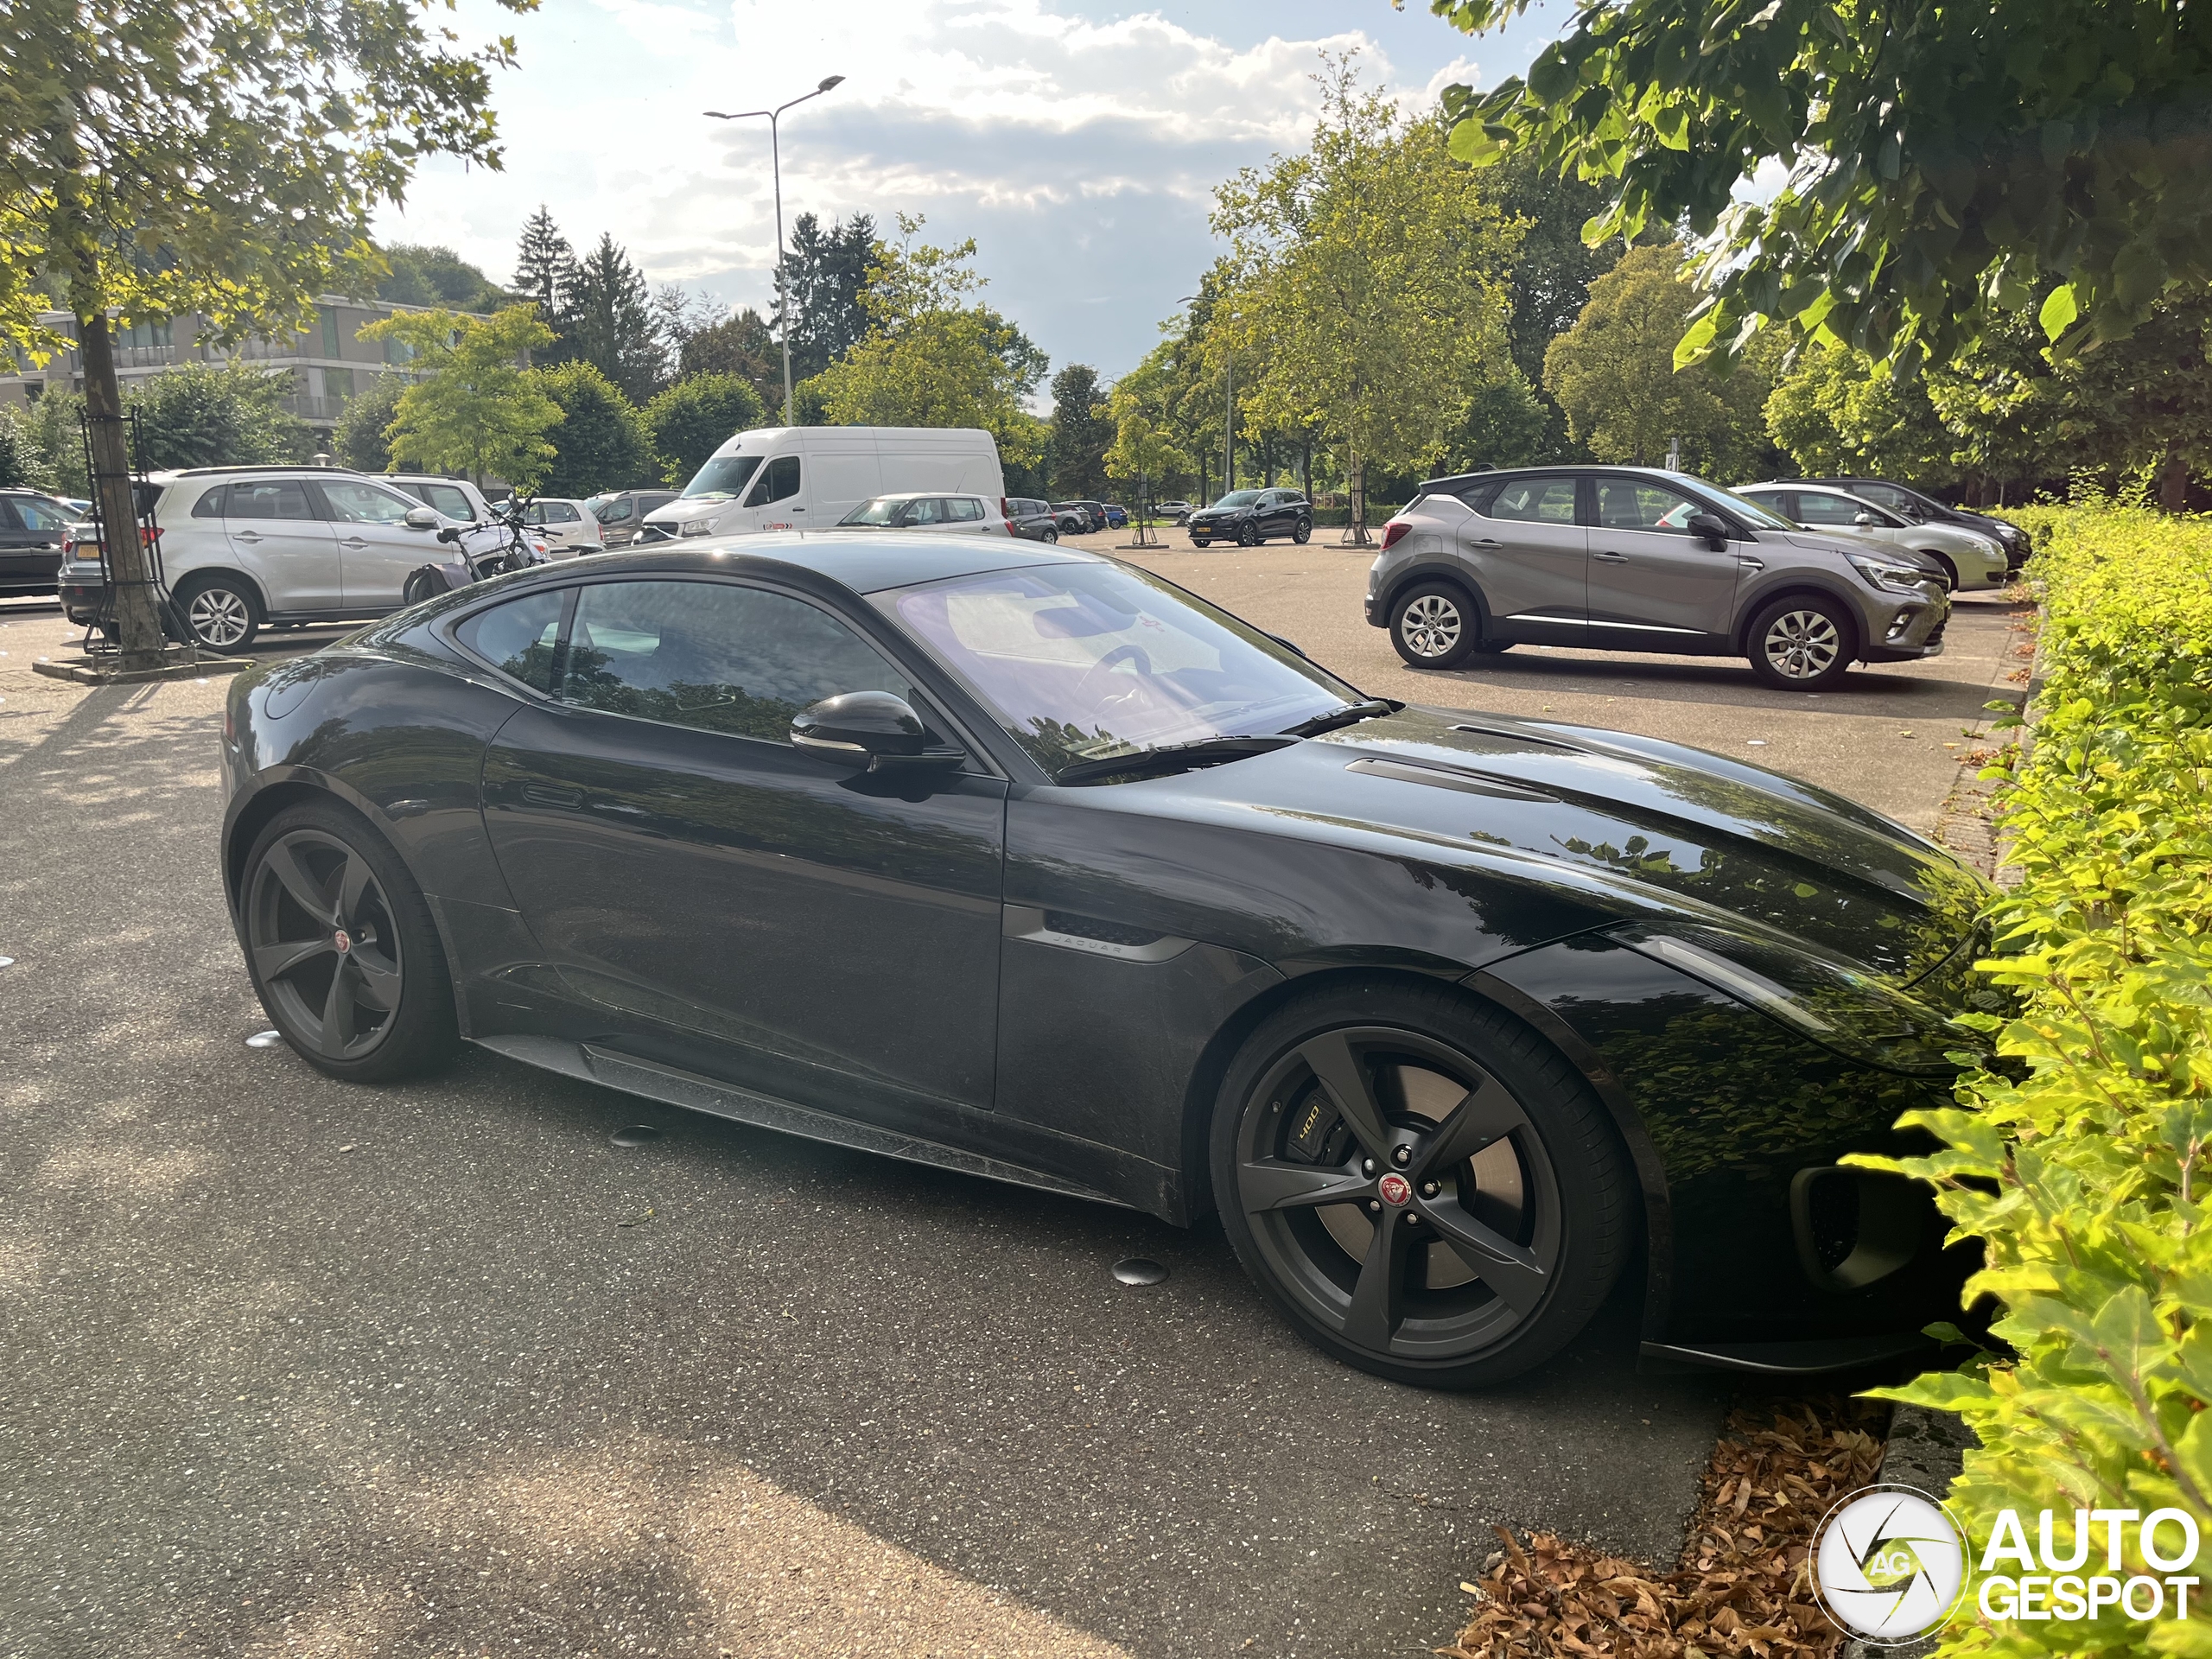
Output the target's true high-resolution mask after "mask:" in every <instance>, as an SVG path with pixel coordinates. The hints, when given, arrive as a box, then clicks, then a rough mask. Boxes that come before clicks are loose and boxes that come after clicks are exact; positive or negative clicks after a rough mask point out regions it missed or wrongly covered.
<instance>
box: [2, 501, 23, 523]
mask: <svg viewBox="0 0 2212 1659" xmlns="http://www.w3.org/2000/svg"><path fill="white" fill-rule="evenodd" d="M22 528H24V525H23V523H22V519H20V518H17V516H16V508H15V504H14V503H12V502H11V501H9V500H8V499H5V498H0V530H22Z"/></svg>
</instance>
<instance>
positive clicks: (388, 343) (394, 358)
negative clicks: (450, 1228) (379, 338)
mask: <svg viewBox="0 0 2212 1659" xmlns="http://www.w3.org/2000/svg"><path fill="white" fill-rule="evenodd" d="M384 360H385V362H387V363H412V362H413V361H414V360H415V348H414V347H413V346H410V345H409V344H408V343H407V342H406V341H405V340H385V343H384Z"/></svg>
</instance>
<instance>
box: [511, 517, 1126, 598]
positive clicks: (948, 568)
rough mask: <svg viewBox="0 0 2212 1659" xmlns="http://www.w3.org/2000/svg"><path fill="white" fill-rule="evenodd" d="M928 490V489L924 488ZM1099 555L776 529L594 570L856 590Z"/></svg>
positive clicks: (992, 540)
mask: <svg viewBox="0 0 2212 1659" xmlns="http://www.w3.org/2000/svg"><path fill="white" fill-rule="evenodd" d="M924 493H928V492H924ZM1110 563H1113V561H1111V560H1110V559H1106V558H1103V557H1102V556H1099V555H1097V554H1096V553H1085V552H1082V551H1079V550H1073V549H1066V548H1053V547H1048V546H1047V545H1046V544H1045V543H1042V542H1021V541H1013V540H1009V539H1007V537H985V536H946V535H943V534H937V533H928V532H915V531H896V530H888V531H834V530H830V531H821V530H816V531H804V530H794V531H771V532H768V533H766V534H762V535H750V536H718V537H702V538H700V539H699V540H698V541H693V542H687V543H683V544H681V545H680V546H679V545H676V544H671V543H667V542H654V543H648V544H647V545H646V546H645V547H643V548H631V549H626V550H622V551H620V552H615V553H606V554H595V555H594V556H593V557H592V560H591V569H592V572H593V574H594V575H598V574H600V573H602V572H606V571H612V570H622V571H627V572H631V573H632V574H636V575H645V574H647V573H650V572H652V571H663V570H664V571H672V572H679V573H699V574H705V573H721V574H725V575H734V574H737V573H739V572H741V571H743V570H746V569H748V568H751V569H759V570H763V571H766V572H779V573H780V572H799V573H804V574H807V575H816V576H820V577H823V578H825V579H827V580H828V581H830V582H836V583H837V584H839V585H840V586H842V587H844V588H849V589H851V590H852V591H853V592H854V593H856V594H874V593H880V592H882V591H883V590H884V589H886V588H910V587H912V586H913V585H914V584H915V583H917V582H942V581H944V579H945V578H946V577H949V576H971V575H986V574H988V573H989V572H991V571H995V570H1019V569H1027V568H1029V567H1032V566H1035V565H1044V564H1110ZM544 569H545V570H546V573H547V574H548V575H556V574H561V573H565V574H574V571H575V566H574V565H573V564H569V563H562V564H554V565H548V566H546V567H544Z"/></svg>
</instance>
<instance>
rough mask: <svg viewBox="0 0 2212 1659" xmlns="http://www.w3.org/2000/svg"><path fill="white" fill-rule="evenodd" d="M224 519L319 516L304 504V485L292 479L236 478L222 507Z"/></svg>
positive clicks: (305, 487)
mask: <svg viewBox="0 0 2212 1659" xmlns="http://www.w3.org/2000/svg"><path fill="white" fill-rule="evenodd" d="M223 516H224V517H225V518H307V519H312V518H317V517H319V516H320V515H318V514H317V513H316V512H315V509H314V508H313V507H312V506H310V505H308V492H307V486H305V485H303V484H302V483H300V482H299V481H298V480H296V479H289V478H270V479H259V480H246V479H243V478H242V479H240V480H238V482H236V483H235V484H233V485H232V486H231V488H230V496H229V499H227V500H226V502H225V503H224V504H223Z"/></svg>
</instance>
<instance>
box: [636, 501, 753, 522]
mask: <svg viewBox="0 0 2212 1659" xmlns="http://www.w3.org/2000/svg"><path fill="white" fill-rule="evenodd" d="M735 505H737V498H736V497H734V496H728V495H722V496H703V495H702V496H693V497H689V498H679V499H677V500H674V501H668V502H664V503H663V504H662V505H659V506H658V507H655V508H654V509H653V510H652V512H649V513H647V514H646V515H645V519H644V522H645V523H646V524H690V522H691V521H692V520H693V519H695V518H720V517H721V513H722V511H723V509H725V508H727V507H734V506H735Z"/></svg>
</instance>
